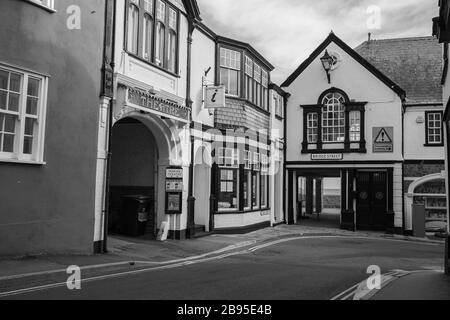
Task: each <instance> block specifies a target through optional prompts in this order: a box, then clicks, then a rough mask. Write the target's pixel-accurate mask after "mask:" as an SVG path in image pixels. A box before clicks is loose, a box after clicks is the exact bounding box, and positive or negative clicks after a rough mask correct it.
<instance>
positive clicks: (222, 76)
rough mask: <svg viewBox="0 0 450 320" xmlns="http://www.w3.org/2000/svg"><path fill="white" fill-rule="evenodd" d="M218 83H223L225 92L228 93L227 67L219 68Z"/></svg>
mask: <svg viewBox="0 0 450 320" xmlns="http://www.w3.org/2000/svg"><path fill="white" fill-rule="evenodd" d="M220 83H221V84H223V85H225V93H230V88H229V82H228V69H225V68H221V69H220Z"/></svg>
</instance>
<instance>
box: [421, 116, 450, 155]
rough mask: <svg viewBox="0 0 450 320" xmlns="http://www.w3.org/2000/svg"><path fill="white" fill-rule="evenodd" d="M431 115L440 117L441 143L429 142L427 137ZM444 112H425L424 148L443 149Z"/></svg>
mask: <svg viewBox="0 0 450 320" xmlns="http://www.w3.org/2000/svg"><path fill="white" fill-rule="evenodd" d="M431 114H439V115H440V116H441V142H439V143H435V142H430V137H429V132H428V129H429V126H428V125H429V119H428V117H429V116H430V115H431ZM444 143H445V142H444V111H425V145H424V146H425V147H443V146H444Z"/></svg>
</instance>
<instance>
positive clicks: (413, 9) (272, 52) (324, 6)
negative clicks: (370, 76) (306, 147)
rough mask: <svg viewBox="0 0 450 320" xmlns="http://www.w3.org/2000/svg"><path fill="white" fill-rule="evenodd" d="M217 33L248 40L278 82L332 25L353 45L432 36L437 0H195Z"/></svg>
mask: <svg viewBox="0 0 450 320" xmlns="http://www.w3.org/2000/svg"><path fill="white" fill-rule="evenodd" d="M197 1H198V4H199V7H200V11H201V14H202V18H203V21H204V23H205V24H206V25H207V26H208V27H210V28H211V29H212V30H213V31H215V32H216V33H217V34H219V35H222V36H225V37H229V38H232V39H236V40H240V41H243V42H247V43H250V44H251V45H252V47H254V48H255V49H256V50H257V51H258V52H259V53H261V54H262V55H263V56H264V57H265V58H266V59H267V60H268V61H269V62H270V63H271V64H273V65H274V66H275V70H274V71H273V72H272V74H271V77H272V81H273V82H275V83H277V84H281V83H282V82H283V81H284V80H286V78H287V77H288V76H289V75H290V74H291V73H292V72H293V71H294V70H295V69H296V68H297V67H298V66H299V65H300V63H302V62H303V61H304V60H305V59H306V58H307V57H308V56H309V55H310V54H311V53H312V52H313V51H314V50H315V49H316V48H317V46H318V45H319V44H320V43H321V42H322V41H323V40H325V38H326V37H327V36H328V34H329V33H330V31H331V30H332V31H333V32H334V33H335V34H336V35H337V36H338V37H339V38H341V39H342V40H343V41H344V42H346V43H347V44H348V45H350V46H351V47H352V48H355V47H356V46H358V45H359V44H361V43H362V42H364V41H366V40H367V38H368V33H369V32H370V33H371V34H372V39H390V38H401V37H415V36H431V27H432V22H431V19H432V18H433V17H435V16H438V0H271V1H269V0H197Z"/></svg>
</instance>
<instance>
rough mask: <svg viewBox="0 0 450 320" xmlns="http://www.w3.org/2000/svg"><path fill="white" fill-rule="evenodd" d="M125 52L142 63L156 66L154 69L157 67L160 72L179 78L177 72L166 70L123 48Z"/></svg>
mask: <svg viewBox="0 0 450 320" xmlns="http://www.w3.org/2000/svg"><path fill="white" fill-rule="evenodd" d="M125 52H126V53H127V54H128V55H129V56H130V57H133V58H134V59H136V60H139V61H140V62H143V63H145V64H147V65H149V66H151V67H154V68H156V69H158V70H160V71H162V72H164V73H167V74H169V75H171V76H172V77H175V78H178V79H179V78H181V76H180V75H179V74H176V73H174V72H171V71H169V70H166V69H164V68H163V67H160V66H158V65H157V64H155V63H153V62H150V61H148V60H145V59H144V58H142V57H139V56H138V55H136V54H134V53H131V52H129V51H127V50H125Z"/></svg>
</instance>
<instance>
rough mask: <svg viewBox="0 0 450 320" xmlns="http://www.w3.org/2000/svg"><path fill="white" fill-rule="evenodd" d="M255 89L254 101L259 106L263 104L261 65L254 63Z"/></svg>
mask: <svg viewBox="0 0 450 320" xmlns="http://www.w3.org/2000/svg"><path fill="white" fill-rule="evenodd" d="M253 79H254V80H255V81H254V89H253V103H254V104H256V105H257V106H260V105H261V67H260V66H258V65H257V64H256V63H255V64H254V74H253Z"/></svg>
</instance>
